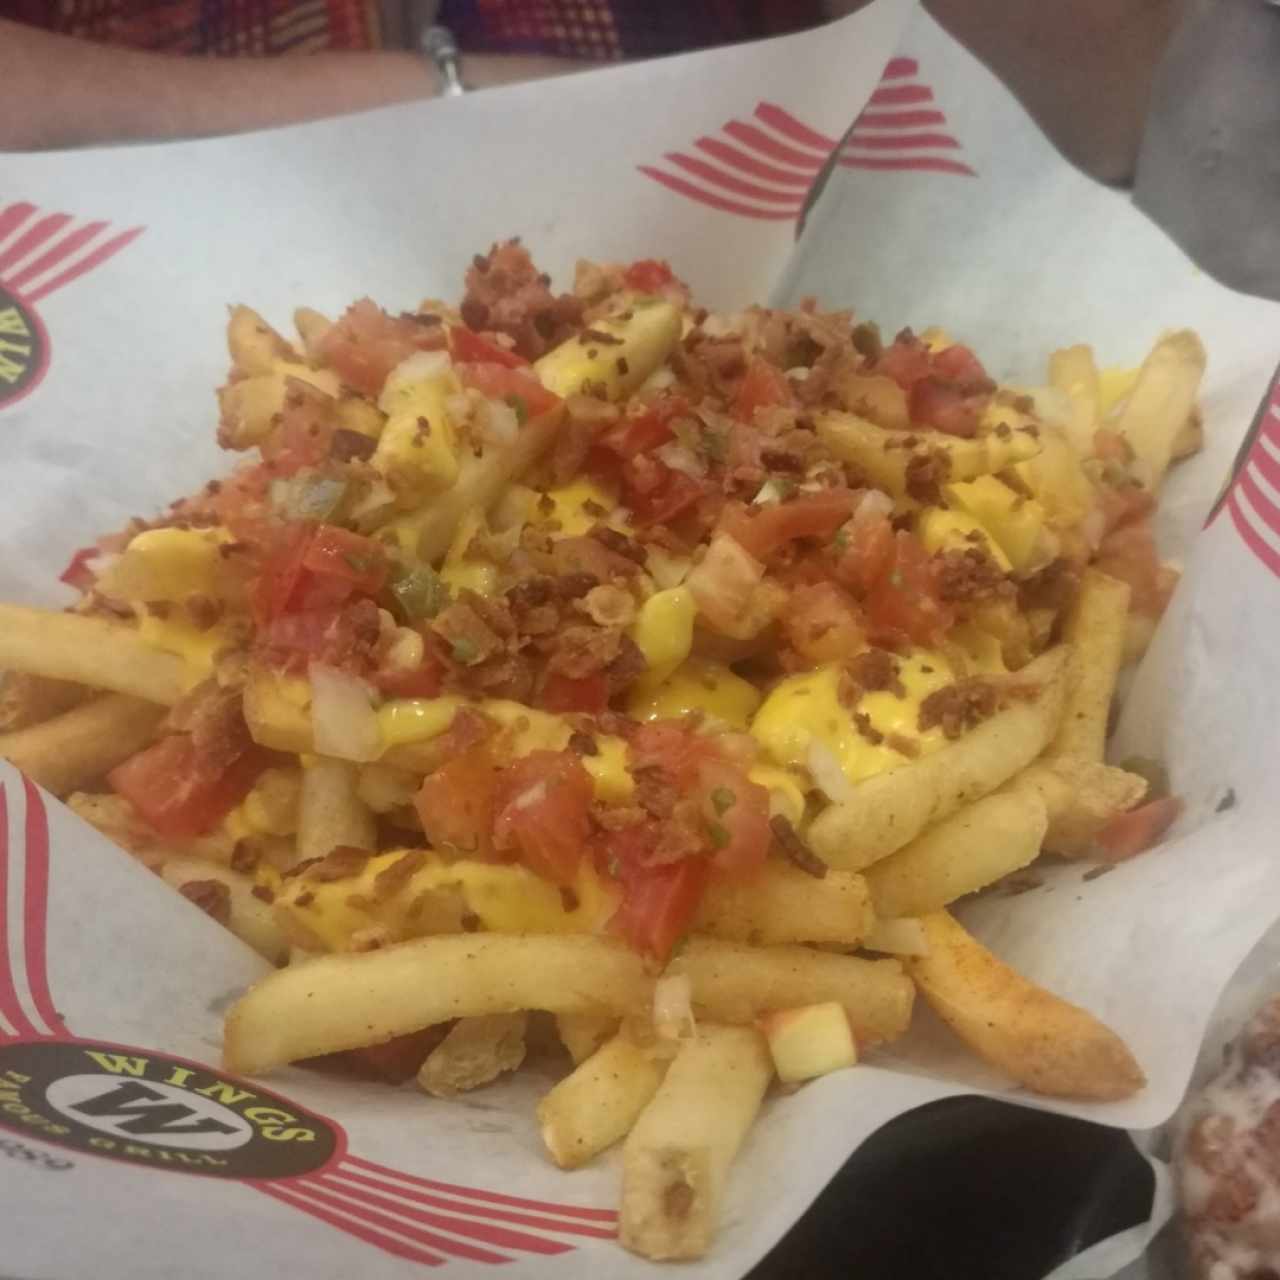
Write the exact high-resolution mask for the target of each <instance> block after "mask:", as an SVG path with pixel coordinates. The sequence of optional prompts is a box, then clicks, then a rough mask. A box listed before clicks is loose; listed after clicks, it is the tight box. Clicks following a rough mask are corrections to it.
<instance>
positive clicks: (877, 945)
mask: <svg viewBox="0 0 1280 1280" xmlns="http://www.w3.org/2000/svg"><path fill="white" fill-rule="evenodd" d="M862 946H863V950H865V951H879V952H882V953H883V954H884V955H890V956H922V955H924V954H925V953H926V952H927V951H928V950H929V944H928V942H927V941H926V940H925V936H924V925H923V924H921V923H920V921H919V920H918V919H916V918H915V917H914V916H904V917H899V918H898V919H889V920H883V919H877V920H876V923H875V928H873V929H872V930H871V932H870V933H869V934H868V935H867V937H866V940H865V941H864V942H863V944H862Z"/></svg>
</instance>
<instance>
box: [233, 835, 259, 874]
mask: <svg viewBox="0 0 1280 1280" xmlns="http://www.w3.org/2000/svg"><path fill="white" fill-rule="evenodd" d="M261 861H262V854H261V853H260V852H259V851H258V850H257V849H255V848H254V846H253V844H252V843H251V842H250V841H248V840H237V841H236V843H235V848H233V849H232V850H231V870H232V871H239V872H240V873H241V874H242V875H251V874H252V873H253V872H255V871H256V870H257V869H258V863H259V862H261Z"/></svg>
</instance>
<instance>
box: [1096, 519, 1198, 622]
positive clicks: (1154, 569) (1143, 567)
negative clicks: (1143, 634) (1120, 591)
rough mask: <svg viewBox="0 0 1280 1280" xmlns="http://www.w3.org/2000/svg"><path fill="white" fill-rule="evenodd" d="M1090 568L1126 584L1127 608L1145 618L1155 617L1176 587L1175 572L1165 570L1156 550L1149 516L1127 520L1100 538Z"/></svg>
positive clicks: (1176, 576)
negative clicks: (1128, 593)
mask: <svg viewBox="0 0 1280 1280" xmlns="http://www.w3.org/2000/svg"><path fill="white" fill-rule="evenodd" d="M1094 566H1095V567H1096V568H1097V569H1099V570H1101V571H1102V572H1103V573H1107V574H1110V575H1111V577H1113V578H1119V579H1120V580H1121V581H1122V582H1127V583H1128V584H1129V588H1130V596H1129V607H1130V608H1131V609H1132V610H1133V612H1134V613H1137V614H1141V615H1142V616H1143V617H1147V618H1159V617H1160V616H1161V615H1162V614H1163V613H1164V611H1165V608H1166V607H1167V606H1168V604H1169V600H1170V597H1172V595H1173V589H1174V587H1176V586H1177V585H1178V573H1177V570H1175V569H1166V568H1165V567H1164V566H1163V565H1162V564H1161V563H1160V556H1159V553H1158V552H1157V551H1156V540H1155V534H1154V533H1153V531H1152V528H1151V519H1150V517H1149V516H1145V517H1141V518H1138V519H1130V520H1129V521H1128V522H1127V523H1125V524H1122V525H1120V527H1119V528H1116V529H1112V531H1111V532H1110V533H1108V534H1107V535H1106V537H1104V538H1103V539H1102V545H1101V546H1100V547H1099V548H1098V554H1097V557H1096V559H1095V560H1094Z"/></svg>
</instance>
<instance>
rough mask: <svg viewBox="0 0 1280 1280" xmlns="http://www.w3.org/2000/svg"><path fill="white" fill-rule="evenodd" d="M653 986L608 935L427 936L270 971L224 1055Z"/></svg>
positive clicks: (256, 1055)
mask: <svg viewBox="0 0 1280 1280" xmlns="http://www.w3.org/2000/svg"><path fill="white" fill-rule="evenodd" d="M824 958H826V959H836V960H843V959H845V957H843V956H830V957H824ZM905 985H906V986H907V989H908V993H909V992H910V983H906V984H905ZM652 988H653V983H652V980H651V979H650V978H649V977H648V975H647V974H646V973H645V971H644V964H643V962H642V961H641V959H640V957H639V956H638V955H637V954H636V953H635V952H634V951H630V950H628V949H627V948H626V947H624V946H622V945H621V944H618V943H613V942H608V941H605V940H604V939H602V938H588V937H575V936H572V935H561V936H556V937H546V936H539V935H536V934H523V935H517V934H499V933H486V934H461V935H456V934H455V935H450V936H445V937H435V938H422V939H419V940H417V941H415V942H405V943H401V944H399V945H398V946H394V947H387V948H385V949H383V950H380V951H367V952H363V953H359V954H338V955H328V956H322V957H320V958H319V959H317V960H315V961H313V962H311V963H309V964H305V965H301V966H299V967H298V968H296V969H295V968H290V969H282V970H280V971H279V972H277V973H273V974H269V975H268V976H267V977H265V978H264V979H263V980H262V981H261V982H259V983H258V984H257V985H256V986H254V987H251V988H250V990H249V991H248V992H247V993H246V994H245V995H244V996H242V997H241V998H240V1000H239V1001H237V1002H236V1004H235V1006H234V1007H233V1008H232V1009H231V1012H230V1013H229V1014H228V1015H227V1022H226V1029H225V1034H224V1042H223V1045H224V1047H223V1053H224V1057H225V1060H226V1063H227V1067H228V1069H229V1070H231V1071H240V1072H244V1073H246V1074H253V1073H255V1072H260V1071H269V1070H271V1068H272V1067H278V1066H282V1065H283V1064H284V1063H286V1062H293V1061H296V1060H297V1059H298V1058H311V1057H315V1056H316V1055H317V1054H322V1053H333V1052H336V1051H337V1050H339V1049H358V1048H361V1047H363V1046H365V1045H371V1044H381V1043H383V1042H384V1041H386V1040H390V1039H391V1038H392V1037H394V1036H398V1035H404V1034H405V1033H406V1032H409V1031H420V1030H421V1029H422V1028H423V1027H429V1026H433V1025H434V1024H435V1023H437V1022H447V1021H449V1019H451V1018H473V1017H477V1016H479V1015H481V1014H487V1013H516V1012H519V1011H520V1010H522V1009H546V1010H548V1011H549V1012H551V1013H595V1014H599V1013H606V1012H611V1013H614V1014H616V1015H617V1016H619V1017H621V1016H622V1015H623V1014H626V1013H628V1012H630V1011H632V1010H634V1009H639V1008H641V1007H643V1006H644V1005H645V1003H646V1001H647V1000H648V999H649V996H650V993H651V991H652Z"/></svg>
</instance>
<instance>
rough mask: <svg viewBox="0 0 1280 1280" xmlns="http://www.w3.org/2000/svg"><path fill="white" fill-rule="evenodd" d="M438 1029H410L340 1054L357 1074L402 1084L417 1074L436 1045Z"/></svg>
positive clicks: (386, 1082) (389, 1082) (438, 1037)
mask: <svg viewBox="0 0 1280 1280" xmlns="http://www.w3.org/2000/svg"><path fill="white" fill-rule="evenodd" d="M440 1030H441V1029H439V1028H436V1027H427V1028H426V1030H425V1031H410V1032H409V1033H408V1035H403V1036H396V1037H395V1038H394V1039H392V1040H388V1041H387V1042H386V1043H385V1044H371V1045H366V1046H365V1047H364V1048H363V1049H349V1050H347V1052H346V1053H345V1054H343V1055H341V1056H342V1057H343V1058H344V1059H345V1060H346V1064H349V1065H350V1067H351V1068H352V1070H354V1071H355V1072H356V1073H357V1074H358V1075H360V1076H365V1077H369V1076H371V1077H372V1078H373V1079H375V1080H380V1081H382V1082H383V1083H384V1084H405V1083H406V1082H408V1081H409V1080H412V1079H413V1077H414V1076H416V1075H417V1074H418V1069H419V1068H420V1067H421V1066H422V1064H423V1063H424V1062H425V1061H426V1058H427V1055H428V1054H429V1053H430V1052H431V1050H432V1049H434V1048H435V1046H436V1045H437V1044H439V1042H440Z"/></svg>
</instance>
